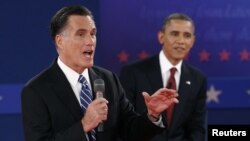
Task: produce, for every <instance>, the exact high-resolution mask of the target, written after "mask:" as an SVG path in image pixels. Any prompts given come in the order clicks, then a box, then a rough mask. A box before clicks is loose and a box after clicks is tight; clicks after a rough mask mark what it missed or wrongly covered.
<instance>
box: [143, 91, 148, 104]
mask: <svg viewBox="0 0 250 141" xmlns="http://www.w3.org/2000/svg"><path fill="white" fill-rule="evenodd" d="M142 95H143V97H144V101H145V103H148V102H149V101H150V96H149V94H148V93H147V92H142Z"/></svg>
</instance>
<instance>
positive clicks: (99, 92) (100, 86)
mask: <svg viewBox="0 0 250 141" xmlns="http://www.w3.org/2000/svg"><path fill="white" fill-rule="evenodd" d="M94 91H95V93H96V98H103V93H104V91H105V84H104V80H103V79H96V80H95V81H94ZM97 131H99V132H102V131H103V123H100V124H99V125H98V127H97Z"/></svg>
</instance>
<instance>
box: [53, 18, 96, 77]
mask: <svg viewBox="0 0 250 141" xmlns="http://www.w3.org/2000/svg"><path fill="white" fill-rule="evenodd" d="M56 44H57V50H58V54H59V57H60V59H61V60H62V61H63V62H64V63H65V64H66V65H67V66H68V67H70V68H72V69H73V70H75V71H76V72H78V73H82V72H83V71H84V69H86V68H89V67H92V66H93V64H94V53H95V48H96V26H95V23H94V21H93V20H92V18H91V17H90V16H79V15H72V16H70V17H69V18H68V22H67V25H66V27H65V28H64V29H63V30H62V32H61V33H60V34H58V35H57V36H56Z"/></svg>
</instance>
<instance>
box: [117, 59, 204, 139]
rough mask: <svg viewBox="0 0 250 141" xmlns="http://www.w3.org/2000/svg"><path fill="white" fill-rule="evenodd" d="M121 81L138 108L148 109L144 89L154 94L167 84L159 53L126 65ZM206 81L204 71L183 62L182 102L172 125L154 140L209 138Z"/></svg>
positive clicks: (180, 88)
mask: <svg viewBox="0 0 250 141" xmlns="http://www.w3.org/2000/svg"><path fill="white" fill-rule="evenodd" d="M120 80H121V83H122V85H123V87H124V89H125V90H126V94H127V97H128V98H129V100H130V101H131V102H132V103H133V104H134V106H135V110H136V111H137V112H139V113H142V112H143V111H144V110H145V103H144V99H143V96H142V94H141V93H142V91H146V92H148V93H150V94H152V93H154V92H155V91H157V90H158V89H159V88H162V87H163V82H162V76H161V70H160V63H159V56H158V55H157V56H153V57H151V58H149V59H146V60H143V61H139V62H135V63H133V64H130V65H127V66H125V67H124V68H122V70H121V73H120ZM188 81H189V82H190V83H191V84H190V85H189V84H188V83H189V82H188ZM206 81H207V80H206V78H205V76H204V75H203V74H202V73H201V72H200V71H198V70H197V69H195V68H194V67H192V66H190V65H188V64H185V63H184V62H183V64H182V66H181V78H180V84H179V90H178V94H179V97H178V99H179V102H180V103H179V104H176V105H175V109H174V113H173V120H172V123H171V126H170V128H169V129H166V130H165V132H164V133H162V134H159V135H157V136H155V137H154V139H152V140H154V141H167V140H168V141H204V140H205V129H206V128H205V119H206V118H205V115H206V87H207V86H206V85H207V84H206V83H207V82H206ZM164 115H165V114H163V117H164ZM166 126H167V125H166Z"/></svg>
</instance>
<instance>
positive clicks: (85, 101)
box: [78, 75, 96, 141]
mask: <svg viewBox="0 0 250 141" xmlns="http://www.w3.org/2000/svg"><path fill="white" fill-rule="evenodd" d="M78 81H79V82H80V83H81V84H82V88H81V92H80V102H81V104H80V105H81V108H82V110H83V112H85V111H86V109H87V107H88V105H89V103H91V102H92V99H93V97H92V95H91V90H90V87H89V84H88V82H87V80H86V79H85V77H84V76H83V75H80V77H79V79H78ZM88 136H89V139H90V141H95V140H96V132H95V130H91V131H90V133H88Z"/></svg>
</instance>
